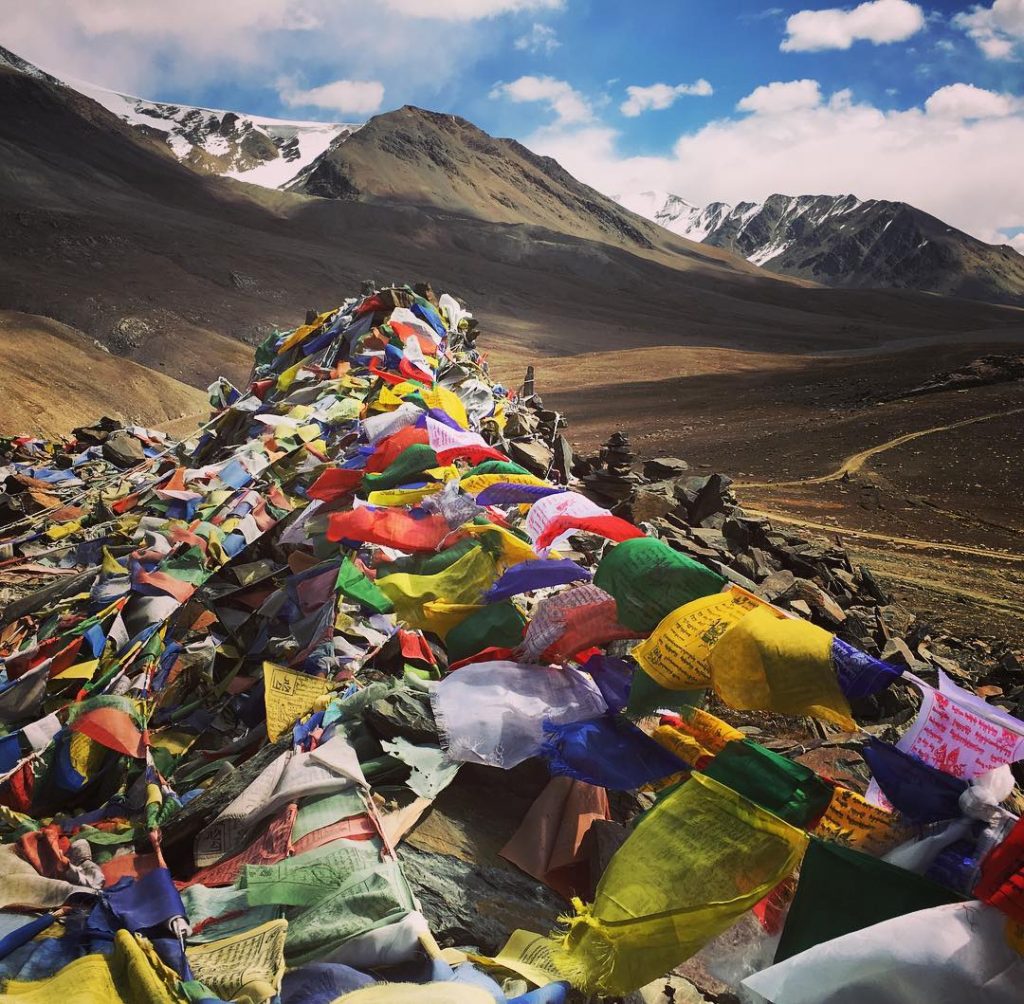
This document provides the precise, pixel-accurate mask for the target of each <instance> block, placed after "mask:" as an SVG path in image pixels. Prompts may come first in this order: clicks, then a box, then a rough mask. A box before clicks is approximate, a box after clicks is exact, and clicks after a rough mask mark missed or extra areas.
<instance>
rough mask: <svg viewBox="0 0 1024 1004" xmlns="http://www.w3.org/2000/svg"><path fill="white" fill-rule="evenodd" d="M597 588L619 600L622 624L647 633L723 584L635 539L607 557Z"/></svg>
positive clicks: (663, 548)
mask: <svg viewBox="0 0 1024 1004" xmlns="http://www.w3.org/2000/svg"><path fill="white" fill-rule="evenodd" d="M594 583H595V585H598V586H600V587H601V588H602V589H603V590H605V592H607V593H610V594H611V595H612V596H614V597H615V601H616V603H617V604H618V616H619V620H620V621H621V622H622V623H623V624H625V625H627V626H628V627H631V628H635V629H636V630H637V631H643V632H649V631H653V630H654V629H655V627H657V626H658V623H659V621H662V620H664V619H665V618H666V617H667V616H668V615H669V614H670V613H671V612H672V611H673V610H676V609H677V608H679V607H682V606H684V604H688V603H690V602H691V601H693V600H696V599H698V598H699V597H702V596H709V595H711V594H713V593H718V592H720V591H721V589H722V586H723V585H725V579H723V578H722V576H720V575H718V574H717V573H715V572H712V571H711V569H709V568H706V567H705V566H704V565H702V564H700V563H699V562H697V561H694V560H693V558H691V557H689V556H688V555H685V554H681V553H680V552H679V551H675V550H673V549H672V548H671V547H669V545H668V544H666V543H665V542H664V541H663V540H658V539H657V538H655V537H637V538H636V539H635V540H627V541H624V542H623V543H621V544H619V545H617V546H616V547H613V548H611V549H610V550H609V551H607V552H606V553H605V555H604V557H603V558H602V559H601V563H600V564H599V565H598V566H597V572H596V573H595V575H594ZM746 595H747V596H749V595H750V594H746ZM751 601H752V602H751V603H750V605H751V606H753V605H754V603H755V602H757V601H756V600H754V598H753V597H751ZM645 668H646V667H645ZM648 672H650V670H648ZM651 675H652V676H653V675H654V674H653V673H652V674H651ZM655 678H656V679H657V677H655Z"/></svg>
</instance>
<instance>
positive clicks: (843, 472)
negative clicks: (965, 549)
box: [736, 408, 1024, 553]
mask: <svg viewBox="0 0 1024 1004" xmlns="http://www.w3.org/2000/svg"><path fill="white" fill-rule="evenodd" d="M1021 413H1024V408H1010V409H1009V410H1004V411H993V412H990V413H989V414H987V415H976V416H975V417H974V418H964V419H961V420H960V421H959V422H951V423H950V424H949V425H936V426H933V427H932V428H930V429H921V430H920V431H918V432H908V433H906V434H905V435H902V436H896V437H895V438H894V439H889V440H886V442H884V443H879V444H878V446H872V447H870V448H869V449H866V450H861V451H860V452H859V453H851V454H850V456H848V457H847V458H846V459H845V460H844V461H843V462H842V464H840V465H839V467H838V469H837V470H834V471H832V473H831V474H820V475H818V476H817V477H814V478H801V479H799V480H797V481H742V482H737V484H736V487H737V488H794V487H796V486H798V485H824V484H828V483H829V482H830V481H841V480H842V479H843V478H844V477H846V476H847V475H848V474H854V473H856V472H857V471H859V470H860V469H861V468H862V467H863V466H864V465H865V464H866V463H867V462H868V461H869V460H870V459H871V458H872V457H874V456H876V455H877V454H879V453H885V452H886V451H887V450H892V449H895V448H896V447H897V446H903V444H904V443H910V442H913V441H914V440H915V439H920V438H921V437H922V436H931V435H933V434H934V433H936V432H949V431H950V430H951V429H962V428H963V427H964V426H966V425H975V424H976V423H978V422H990V421H991V420H992V419H994V418H1006V417H1008V416H1009V415H1019V414H1021ZM985 553H987V552H985Z"/></svg>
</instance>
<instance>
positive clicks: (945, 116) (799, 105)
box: [527, 81, 1024, 243]
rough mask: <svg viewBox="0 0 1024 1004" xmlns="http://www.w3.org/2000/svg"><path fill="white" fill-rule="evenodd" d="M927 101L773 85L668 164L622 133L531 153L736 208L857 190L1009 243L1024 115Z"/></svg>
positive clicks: (600, 129)
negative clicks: (882, 103) (624, 145)
mask: <svg viewBox="0 0 1024 1004" xmlns="http://www.w3.org/2000/svg"><path fill="white" fill-rule="evenodd" d="M794 84H797V85H800V86H799V87H798V88H797V87H794V86H793V85H794ZM976 92H977V93H976ZM986 95H988V96H986ZM932 97H933V99H932V100H931V104H930V105H928V104H927V103H926V106H925V107H920V106H915V107H910V108H906V109H903V110H894V111H885V110H882V109H880V108H877V107H875V106H874V105H872V104H869V103H866V102H858V101H855V100H854V98H853V95H852V94H851V93H850V92H849V91H847V90H842V91H838V92H836V93H834V94H831V95H829V96H828V97H825V96H823V95H822V94H821V88H820V86H819V85H818V84H817V82H816V81H809V82H804V81H795V82H790V83H788V84H778V85H777V86H773V85H771V84H769V85H766V86H765V87H764V88H758V89H757V90H756V91H754V92H753V93H752V94H750V95H748V96H747V97H746V98H744V99H743V100H742V101H741V102H740V105H739V107H740V109H741V110H742V111H744V112H745V113H746V114H743V115H740V116H736V117H731V118H725V119H720V120H718V121H714V122H711V123H709V124H708V125H706V126H704V127H703V128H701V129H699V130H697V131H695V132H691V133H686V134H684V135H682V136H680V137H679V138H678V140H677V141H676V143H675V145H674V147H673V149H672V151H671V153H670V154H668V155H665V156H657V157H652V156H646V157H628V156H623V155H621V154H620V153H619V151H618V149H617V140H618V133H617V132H616V131H615V130H614V129H611V128H609V127H606V126H604V125H601V124H598V123H588V124H586V125H585V127H583V128H563V129H560V130H559V129H544V130H540V131H538V132H537V133H536V134H535V135H534V136H532V137H530V138H528V139H527V144H528V145H529V146H531V148H532V149H534V150H536V151H537V152H538V153H543V154H548V155H550V156H553V157H555V158H556V159H557V160H559V161H560V162H561V163H562V164H563V166H564V167H565V168H566V169H567V170H569V171H571V172H572V173H573V174H575V175H576V176H577V177H579V178H580V179H581V180H583V181H585V182H587V183H588V184H590V185H593V186H594V187H595V188H597V189H599V190H600V191H602V192H605V193H607V194H614V193H629V192H643V191H649V190H651V189H660V190H664V191H669V192H673V193H675V194H678V195H680V196H682V197H683V198H684V199H687V200H688V201H690V202H693V203H697V204H705V203H708V202H714V201H718V200H721V201H724V202H730V203H733V204H735V203H736V202H740V201H742V200H744V199H757V200H761V199H764V198H766V197H767V196H768V195H771V194H772V193H773V192H782V193H786V194H791V195H797V194H818V193H822V194H839V193H845V192H852V193H854V194H856V195H858V196H859V197H860V198H863V199H867V198H877V199H893V200H898V201H903V202H909V203H910V204H911V205H914V206H917V207H919V208H921V209H923V210H925V211H927V212H929V213H932V214H933V215H935V216H937V217H939V218H940V219H942V220H945V221H946V222H948V223H950V224H951V225H953V226H956V227H958V228H960V229H962V230H966V231H967V232H969V233H972V234H974V235H975V236H977V237H980V238H981V239H983V240H988V241H997V242H999V243H1005V241H1006V237H1005V235H1002V236H1000V234H999V231H1000V230H1004V229H1007V230H1009V229H1013V228H1015V227H1024V186H1022V185H1021V184H1020V163H1019V158H1017V157H1014V156H1008V155H1007V152H1008V151H1015V150H1024V111H1022V110H1021V106H1020V104H1019V102H1018V103H1017V104H1016V105H1015V106H1014V107H1015V109H1016V110H1014V111H1012V112H1011V113H1009V114H1001V112H1002V111H1004V110H1005V109H1006V105H1005V104H1004V99H1005V98H1006V96H1005V95H1000V94H997V93H995V92H987V91H982V90H981V89H980V88H970V87H968V86H967V85H964V88H962V89H961V88H956V87H953V88H943V89H942V90H940V91H937V92H936V93H935V95H933V96H932ZM1014 100H1015V101H1017V100H1018V99H1014ZM787 106H788V107H787ZM997 112H999V113H1000V114H998V117H996V113H997Z"/></svg>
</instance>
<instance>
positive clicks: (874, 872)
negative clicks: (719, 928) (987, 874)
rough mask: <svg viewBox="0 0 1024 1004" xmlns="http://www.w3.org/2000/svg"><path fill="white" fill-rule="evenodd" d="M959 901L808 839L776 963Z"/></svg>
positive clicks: (881, 864)
mask: <svg viewBox="0 0 1024 1004" xmlns="http://www.w3.org/2000/svg"><path fill="white" fill-rule="evenodd" d="M961 899H962V897H961V896H959V895H958V894H957V893H955V892H953V891H952V890H950V889H946V888H944V887H943V886H940V885H936V884H935V883H934V882H931V881H929V880H928V879H926V878H922V877H921V876H920V875H915V874H914V873H913V872H909V871H906V870H905V869H903V868H898V867H896V865H891V864H888V863H887V862H885V861H881V860H879V859H878V858H873V857H871V856H870V855H869V854H861V853H860V851H855V850H852V849H850V848H848V847H840V846H839V845H838V844H828V843H825V842H824V841H822V840H817V839H812V840H811V844H810V846H809V847H808V848H807V853H806V854H805V855H804V862H803V865H802V866H801V867H800V881H799V883H798V884H797V887H796V895H795V896H794V897H793V903H792V905H791V906H790V908H789V914H788V916H787V917H786V926H785V927H784V928H783V931H782V940H781V941H780V942H779V947H778V949H777V950H776V953H775V961H776V962H782V961H783V960H784V959H788V958H789V957H790V956H792V955H797V954H798V953H800V952H806V951H807V949H809V948H813V947H814V946H815V945H820V944H821V943H822V942H825V941H830V940H831V939H832V938H841V937H843V935H846V934H852V933H853V932H854V931H860V930H862V929H863V928H865V927H871V926H872V925H873V924H880V923H882V921H885V920H892V919H893V918H894V917H902V916H903V915H904V914H907V913H913V912H914V911H916V910H927V909H929V908H930V907H933V906H944V905H946V904H948V903H958V902H960V901H961Z"/></svg>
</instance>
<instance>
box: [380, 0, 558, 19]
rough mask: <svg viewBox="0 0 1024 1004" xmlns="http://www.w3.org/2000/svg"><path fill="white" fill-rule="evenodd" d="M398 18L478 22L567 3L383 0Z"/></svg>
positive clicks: (552, 0) (555, 0)
mask: <svg viewBox="0 0 1024 1004" xmlns="http://www.w3.org/2000/svg"><path fill="white" fill-rule="evenodd" d="M384 2H385V4H386V5H387V6H388V7H390V8H391V9H392V10H393V11H396V12H397V13H399V14H407V15H409V16H410V17H421V18H426V19H429V20H440V21H476V20H479V19H480V18H487V17H498V16H499V15H501V14H516V13H520V12H522V11H537V10H561V8H562V7H563V6H564V0H384Z"/></svg>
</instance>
